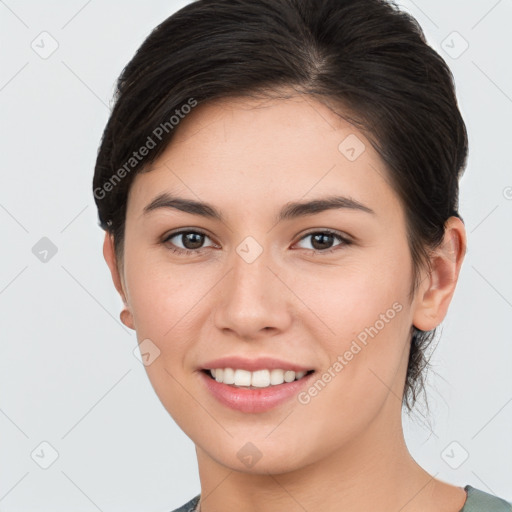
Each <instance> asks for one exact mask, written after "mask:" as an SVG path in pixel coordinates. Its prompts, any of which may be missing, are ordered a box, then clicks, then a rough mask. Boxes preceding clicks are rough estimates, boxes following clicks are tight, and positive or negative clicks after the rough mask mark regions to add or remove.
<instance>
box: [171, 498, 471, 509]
mask: <svg viewBox="0 0 512 512" xmlns="http://www.w3.org/2000/svg"><path fill="white" fill-rule="evenodd" d="M199 497H200V494H198V495H197V496H195V497H194V498H192V499H191V500H190V501H189V502H188V503H185V505H183V506H181V507H180V508H177V509H176V510H173V511H172V512H194V510H195V509H196V507H197V504H198V502H199ZM464 512H465V511H464Z"/></svg>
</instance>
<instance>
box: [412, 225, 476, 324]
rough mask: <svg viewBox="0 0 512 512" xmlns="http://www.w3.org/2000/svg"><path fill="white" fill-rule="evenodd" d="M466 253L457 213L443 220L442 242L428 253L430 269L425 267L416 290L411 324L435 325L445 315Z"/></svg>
mask: <svg viewBox="0 0 512 512" xmlns="http://www.w3.org/2000/svg"><path fill="white" fill-rule="evenodd" d="M465 254H466V230H465V228H464V223H463V222H462V221H461V220H460V219H459V218H458V217H450V218H449V219H448V220H447V221H446V223H445V234H444V238H443V241H442V243H441V245H440V246H439V247H438V248H437V249H435V250H434V251H433V253H432V256H431V270H430V272H429V271H427V270H426V271H425V276H424V277H423V281H422V282H421V283H420V285H419V288H418V291H417V292H416V298H415V301H416V307H415V311H414V316H413V325H414V326H415V327H416V328H418V329H421V330H422V331H430V330H432V329H434V328H435V327H437V326H438V325H439V324H440V323H441V322H442V321H443V319H444V317H445V316H446V313H447V311H448V306H449V305H450V302H451V300H452V297H453V294H454V292H455V287H456V285H457V280H458V278H459V272H460V268H461V265H462V261H463V260H464V256H465Z"/></svg>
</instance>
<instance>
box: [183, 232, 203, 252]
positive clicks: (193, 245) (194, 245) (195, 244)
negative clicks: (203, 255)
mask: <svg viewBox="0 0 512 512" xmlns="http://www.w3.org/2000/svg"><path fill="white" fill-rule="evenodd" d="M202 237H203V235H202V234H201V233H186V234H184V235H182V238H181V241H182V242H183V245H184V247H186V248H187V249H199V248H200V247H201V244H202V242H203V238H202ZM194 238H195V240H194Z"/></svg>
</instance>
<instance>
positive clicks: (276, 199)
mask: <svg viewBox="0 0 512 512" xmlns="http://www.w3.org/2000/svg"><path fill="white" fill-rule="evenodd" d="M466 157H467V134H466V128H465V125H464V121H463V119H462V117H461V115H460V112H459V110H458V106H457V101H456V97H455V92H454V85H453V79H452V76H451V73H450V71H449V69H448V67H447V66H446V64H445V62H444V61H443V60H442V58H441V57H440V56H439V55H438V54H437V53H436V52H435V51H434V50H433V49H431V48H430V47H429V46H428V45H427V44H426V42H425V39H424V36H423V33H422V31H421V29H420V27H419V26H418V25H417V23H416V22H415V20H414V19H413V18H412V17H411V16H409V15H407V14H405V13H402V12H400V11H399V10H398V9H397V8H396V7H394V6H392V5H391V4H389V3H387V2H385V1H383V0H199V1H196V2H194V3H191V4H190V5H188V6H186V7H185V8H183V9H181V10H180V11H178V12H177V13H175V14H174V15H173V16H171V17H170V18H168V19H167V20H166V21H164V22H163V23H162V24H161V25H160V26H158V27H157V28H156V29H155V30H154V31H153V32H152V34H150V36H149V37H148V38H147V40H146V41H145V42H144V43H143V45H142V46H141V48H140V49H139V50H138V51H137V53H136V55H135V57H134V58H133V59H132V61H131V62H130V63H129V64H128V66H127V67H126V68H125V69H124V71H123V73H122V75H121V77H120V78H119V81H118V91H117V97H116V104H115V106H114V109H113V112H112V114H111V117H110V119H109V121H108V124H107V126H106V129H105V132H104V134H103V139H102V142H101V146H100V149H99V153H98V159H97V164H96V169H95V176H94V184H93V187H94V196H95V200H96V204H97V207H98V213H99V219H100V225H101V226H102V228H103V229H105V231H106V234H105V243H104V255H105V259H106V261H107V264H108V266H109V268H110V270H111V273H112V278H113V281H114V284H115V286H116V289H117V290H118V292H119V293H120V295H121V297H122V299H123V301H124V304H125V309H124V310H123V312H122V313H121V319H122V321H123V322H124V323H125V324H126V325H127V326H129V327H130V328H132V329H134V330H135V331H136V332H137V338H138V340H139V344H140V349H141V353H142V355H143V358H144V363H145V365H146V369H147V373H148V376H149V378H150V381H151V383H152V386H153V388H154V389H155V391H156V393H157V395H158V396H159V398H160V400H161V402H162V404H163V405H164V407H165V408H166V409H167V411H168V412H169V413H170V415H171V416H172V417H173V418H174V420H175V421H176V422H177V424H178V425H179V426H180V427H181V428H182V429H183V431H184V432H185V433H186V434H187V435H188V436H189V437H190V438H191V439H192V441H193V442H194V443H195V446H196V451H197V459H198V466H199V474H200V480H201V493H200V495H198V496H196V497H195V498H193V499H192V500H191V501H190V502H189V503H187V504H185V505H184V506H183V507H181V508H180V509H179V510H180V511H192V510H201V512H212V511H221V510H225V511H234V510H237V511H242V510H243V511H265V512H271V511H272V512H273V511H278V510H279V511H281V510H286V511H294V510H297V511H298V510H308V511H320V510H322V511H331V510H332V511H334V510H340V508H342V509H343V510H344V511H348V512H355V511H363V510H365V511H366V510H374V509H376V506H375V504H376V503H378V506H377V507H378V508H377V509H378V510H379V511H381V512H388V511H389V512H391V511H393V512H395V511H398V510H400V511H405V512H430V511H432V512H433V511H445V512H459V511H464V512H469V511H476V510H478V511H482V512H483V511H486V512H488V511H501V510H508V511H510V510H511V508H510V504H508V503H507V502H506V501H504V500H502V499H499V498H497V497H493V496H491V495H489V494H487V493H485V492H483V491H481V490H479V489H475V488H473V487H471V486H469V485H467V486H465V487H464V488H462V487H458V486H455V485H451V484H449V483H446V482H443V481H441V480H438V479H436V478H434V477H433V476H432V475H430V474H429V473H428V472H427V471H425V470H424V469H423V468H421V467H420V466H419V465H418V464H417V463H416V462H415V461H414V459H413V458H412V457H411V455H410V454H409V452H408V449H407V446H406V444H405V441H404V437H403V432H402V423H401V411H402V405H405V406H406V407H408V408H409V409H411V408H412V406H413V405H414V402H415V400H416V397H417V394H418V392H420V391H421V390H422V382H423V378H424V370H423V369H424V367H425V348H426V346H427V345H428V343H429V342H430V341H431V340H432V338H433V335H434V334H435V329H436V327H437V326H438V325H439V324H440V323H441V322H442V320H443V319H444V317H445V315H446V312H447V309H448V306H449V303H450V301H451V299H452V296H453V293H454V290H455V286H456V283H457V279H458V275H459V271H460V268H461V265H462V261H463V258H464V254H465V250H466V234H465V229H464V224H463V222H462V219H461V217H460V215H459V213H458V211H457V208H458V179H459V177H460V175H461V173H462V172H463V170H464V167H465V164H466Z"/></svg>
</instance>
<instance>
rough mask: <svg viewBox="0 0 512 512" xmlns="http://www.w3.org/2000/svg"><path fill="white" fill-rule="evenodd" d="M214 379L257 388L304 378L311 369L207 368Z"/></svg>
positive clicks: (233, 384) (223, 382)
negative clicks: (254, 369) (296, 370)
mask: <svg viewBox="0 0 512 512" xmlns="http://www.w3.org/2000/svg"><path fill="white" fill-rule="evenodd" d="M207 371H208V372H209V375H210V376H211V377H212V379H215V380H216V381H217V382H220V383H222V384H228V385H231V386H234V387H240V388H247V389H256V388H267V387H270V386H279V385H280V384H283V383H285V382H286V383H289V382H293V381H295V380H300V379H302V378H303V377H304V376H305V375H306V374H308V373H311V372H312V371H313V370H310V371H298V372H295V371H293V370H282V369H279V368H273V369H263V370H256V371H252V372H251V371H248V370H242V369H233V368H216V369H211V370H207Z"/></svg>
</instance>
